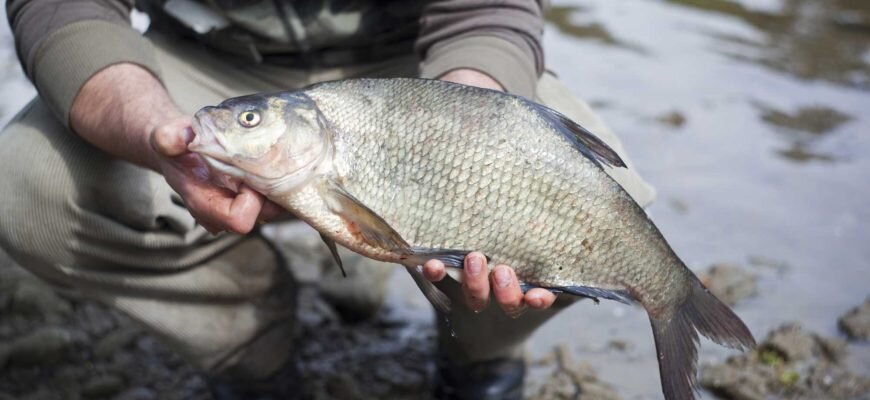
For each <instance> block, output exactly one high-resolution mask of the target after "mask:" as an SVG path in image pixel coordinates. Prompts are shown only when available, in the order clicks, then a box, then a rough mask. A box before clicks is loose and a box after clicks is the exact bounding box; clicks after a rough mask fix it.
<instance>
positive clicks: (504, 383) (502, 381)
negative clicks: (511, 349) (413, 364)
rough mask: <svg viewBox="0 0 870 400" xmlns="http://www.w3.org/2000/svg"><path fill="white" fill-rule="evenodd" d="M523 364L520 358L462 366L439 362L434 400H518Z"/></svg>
mask: <svg viewBox="0 0 870 400" xmlns="http://www.w3.org/2000/svg"><path fill="white" fill-rule="evenodd" d="M525 376H526V364H525V362H524V361H523V360H522V359H515V358H511V359H506V358H502V359H496V360H489V361H481V362H475V363H471V364H468V365H464V366H461V367H456V366H452V365H450V363H449V362H447V361H446V359H444V358H442V359H441V360H440V361H439V362H438V371H437V378H436V381H435V390H434V397H435V399H438V400H472V399H474V400H521V399H522V398H523V383H524V381H525Z"/></svg>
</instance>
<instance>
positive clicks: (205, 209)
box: [150, 116, 286, 234]
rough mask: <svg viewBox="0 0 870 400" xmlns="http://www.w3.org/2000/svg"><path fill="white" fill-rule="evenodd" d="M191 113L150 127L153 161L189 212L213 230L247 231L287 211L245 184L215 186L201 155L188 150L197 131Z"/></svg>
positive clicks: (215, 231) (206, 227)
mask: <svg viewBox="0 0 870 400" xmlns="http://www.w3.org/2000/svg"><path fill="white" fill-rule="evenodd" d="M190 122H191V119H190V117H186V116H185V117H176V118H170V119H168V120H165V121H162V122H160V123H158V124H157V125H156V127H155V128H154V129H153V130H152V131H151V135H150V144H151V148H152V149H153V150H154V155H155V157H154V160H153V165H155V166H156V167H157V168H158V172H160V173H162V174H163V177H164V178H166V182H168V183H169V186H171V187H172V188H173V189H174V190H175V192H176V193H178V194H179V195H180V196H181V198H182V199H184V204H185V206H187V209H188V210H189V211H190V214H191V215H193V217H194V218H196V220H197V222H199V224H200V225H202V226H203V227H204V228H205V229H206V230H208V231H209V232H211V233H213V234H217V233H220V232H224V231H230V232H235V233H238V234H246V233H248V232H250V231H251V230H252V229H253V228H254V226H255V225H256V224H257V222H265V221H268V220H271V219H274V218H276V217H279V216H281V215H283V214H285V213H286V211H285V210H284V209H282V208H281V207H280V206H278V205H277V204H275V203H273V202H271V201H268V200H267V199H266V198H265V197H264V196H263V195H262V194H260V193H257V192H256V191H254V190H253V189H251V188H249V187H247V186H245V185H242V186H241V188H240V190H239V192H238V193H233V192H231V191H230V190H227V189H225V188H222V187H218V186H216V185H215V184H214V183H212V181H211V180H210V178H209V169H208V167H207V166H206V164H205V162H204V161H203V160H202V158H201V157H200V156H199V155H197V154H193V153H191V152H190V151H188V150H187V145H188V143H190V142H191V141H192V140H193V137H194V133H193V130H192V129H191V127H190Z"/></svg>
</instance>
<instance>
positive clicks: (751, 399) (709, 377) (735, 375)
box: [699, 360, 774, 400]
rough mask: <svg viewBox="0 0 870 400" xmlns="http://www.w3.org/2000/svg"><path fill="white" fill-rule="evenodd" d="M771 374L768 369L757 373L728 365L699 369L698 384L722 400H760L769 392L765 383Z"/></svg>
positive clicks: (740, 366)
mask: <svg viewBox="0 0 870 400" xmlns="http://www.w3.org/2000/svg"><path fill="white" fill-rule="evenodd" d="M729 361H730V360H729ZM773 374H774V373H773V370H772V369H769V368H762V369H761V371H758V370H756V369H750V368H747V366H746V365H740V364H738V365H734V364H732V363H728V364H722V365H715V366H704V367H703V368H701V373H700V379H699V383H700V384H701V386H703V387H705V388H707V389H708V390H710V391H711V392H713V393H716V395H717V396H718V397H720V398H723V399H733V400H756V399H757V400H761V399H764V398H765V397H766V396H767V394H768V392H769V388H768V385H767V382H768V380H770V379H772V376H773Z"/></svg>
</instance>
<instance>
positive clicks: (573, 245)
mask: <svg viewBox="0 0 870 400" xmlns="http://www.w3.org/2000/svg"><path fill="white" fill-rule="evenodd" d="M252 112H254V113H258V114H259V116H260V117H261V118H260V119H258V121H263V122H258V124H255V125H252V126H245V125H244V123H242V120H241V115H242V114H243V113H252ZM233 118H237V120H234V119H233ZM240 125H241V126H240ZM194 131H195V133H196V139H195V140H194V142H193V143H191V145H190V148H191V150H192V151H195V152H199V153H200V154H202V155H203V157H204V158H205V159H206V161H208V162H209V165H210V166H211V168H212V169H213V170H214V171H215V172H217V173H223V174H229V175H230V176H231V177H233V178H234V179H238V180H241V181H243V182H244V183H245V184H247V185H248V186H249V187H251V188H253V189H254V190H258V191H260V192H262V193H263V194H264V195H266V196H268V197H269V198H270V199H271V200H273V201H274V202H276V203H278V204H280V205H282V206H284V207H286V208H287V209H288V210H290V211H292V212H294V213H295V214H296V215H297V216H299V217H300V218H301V219H302V220H304V221H305V222H307V223H309V224H310V225H311V226H313V227H314V228H315V229H317V230H318V231H319V232H320V233H321V234H322V237H323V238H324V240H325V241H326V242H327V244H328V245H330V247H331V248H332V247H333V246H334V245H335V243H338V244H341V245H343V246H346V247H348V248H349V249H351V250H353V251H356V252H358V253H360V254H362V255H365V256H368V257H371V258H375V259H379V260H382V261H391V262H396V263H399V264H403V265H405V266H406V267H407V268H408V270H409V271H410V272H411V273H412V276H414V279H415V281H416V282H417V284H418V285H419V286H420V288H421V289H422V290H423V293H424V294H425V295H426V296H427V298H429V299H430V300H431V301H432V303H433V305H436V307H437V308H438V309H439V310H440V311H441V312H442V313H447V312H448V309H447V308H448V307H449V304H448V303H449V301H447V300H445V299H446V296H445V295H444V294H442V293H440V292H438V291H437V289H435V287H434V286H433V285H432V284H431V283H430V282H428V281H426V280H425V279H423V278H422V276H420V274H419V272H417V271H416V270H415V269H414V268H415V267H416V266H417V265H419V264H422V263H424V262H426V261H427V260H429V259H432V258H435V259H439V260H442V261H443V262H444V263H445V265H447V266H452V267H461V266H462V258H463V257H464V256H465V255H466V254H467V253H468V252H469V251H473V250H477V251H482V252H484V254H486V255H487V256H488V257H490V258H491V265H495V264H498V263H503V264H507V265H510V266H511V267H512V268H513V269H514V271H515V272H516V275H517V277H518V279H520V280H521V281H522V282H523V283H524V284H527V285H529V286H540V287H545V288H549V289H551V290H553V291H555V292H559V293H568V294H573V295H579V296H586V297H593V298H596V299H597V298H599V297H601V298H605V299H611V300H618V301H622V302H626V303H628V302H636V303H639V304H640V305H642V306H643V307H644V308H645V309H646V311H647V314H648V315H649V317H650V322H651V325H652V328H653V337H654V339H655V342H656V351H657V353H658V360H659V367H660V371H661V379H662V389H663V392H664V394H665V397H666V398H667V399H669V400H671V399H687V398H693V397H694V395H695V388H696V387H697V384H696V378H695V369H696V363H697V341H698V333H701V334H703V335H704V336H706V337H708V338H710V339H712V340H713V341H715V342H716V343H719V344H722V345H725V346H729V347H733V348H738V349H745V348H749V347H752V346H754V344H755V341H754V339H753V338H752V334H751V333H750V332H749V330H748V329H747V328H746V326H745V325H744V324H743V322H742V321H741V320H740V319H739V317H737V316H736V315H734V313H733V312H732V311H731V310H730V309H729V308H728V307H727V306H725V305H724V304H722V303H721V302H720V301H719V300H718V299H716V298H715V297H714V296H713V295H711V294H710V293H709V291H707V290H706V288H704V286H703V285H702V284H701V282H700V281H699V280H698V279H697V277H696V276H695V275H694V274H693V273H692V272H691V271H690V270H689V269H688V268H687V267H686V266H685V264H683V262H682V261H681V260H680V259H679V257H677V255H676V254H675V253H674V252H673V250H672V249H671V248H670V246H669V245H668V244H667V242H666V241H665V239H664V238H663V237H662V235H661V233H660V232H659V231H658V229H657V228H656V227H655V225H653V223H652V221H650V220H649V219H648V218H647V216H646V214H645V213H644V211H643V210H642V209H641V208H640V207H639V206H638V205H637V204H636V203H635V202H634V200H633V199H632V198H631V197H630V196H629V195H628V193H627V192H625V191H624V190H623V189H622V188H621V187H620V186H619V184H618V183H616V182H615V181H614V180H613V179H611V178H610V176H609V175H608V174H607V173H606V172H605V171H604V169H603V168H602V164H606V165H609V166H611V167H616V168H619V167H624V166H625V165H624V163H623V162H622V160H620V159H619V156H618V155H617V154H616V153H615V152H614V151H613V150H612V149H610V148H609V147H608V146H607V145H606V144H605V143H604V142H602V141H601V140H600V139H598V138H597V137H595V136H594V135H593V134H592V133H590V132H588V131H586V130H585V129H584V128H583V127H581V126H579V125H577V124H576V123H574V122H572V121H570V120H569V119H568V118H566V117H565V116H563V115H561V114H559V113H558V112H556V111H553V110H551V109H548V108H546V107H544V106H542V105H539V104H536V103H534V102H531V101H529V100H527V99H523V98H520V97H516V96H511V95H507V94H505V93H502V92H498V91H492V90H487V89H480V88H474V87H469V86H464V85H457V84H451V83H447V82H442V81H436V80H424V79H407V78H402V79H358V80H344V81H336V82H327V83H323V84H318V85H314V86H312V87H309V88H306V89H304V90H301V91H297V92H286V93H278V94H262V95H252V96H247V97H240V98H235V99H228V100H226V101H225V102H223V103H221V104H220V105H219V106H217V107H206V108H204V109H203V110H201V111H200V112H198V113H197V115H196V118H195V123H194ZM226 144H229V145H230V146H229V148H230V149H235V150H233V151H235V152H231V151H230V150H227V146H225V145H226ZM239 149H241V150H239ZM246 149H247V150H246ZM225 181H231V179H226V180H225ZM334 255H336V256H337V253H334Z"/></svg>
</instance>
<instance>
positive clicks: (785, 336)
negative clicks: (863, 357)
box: [700, 324, 870, 399]
mask: <svg viewBox="0 0 870 400" xmlns="http://www.w3.org/2000/svg"><path fill="white" fill-rule="evenodd" d="M847 351H848V345H847V344H846V342H845V341H843V340H839V339H836V338H827V337H823V336H820V335H818V334H815V333H812V332H806V331H803V330H801V329H800V328H799V327H798V326H797V325H793V324H787V325H783V326H781V327H779V328H776V329H774V330H773V331H771V332H770V334H769V335H768V337H767V339H765V340H764V342H762V343H761V344H760V345H759V347H758V348H757V349H756V350H753V351H751V352H747V353H744V354H742V355H739V356H735V357H731V358H729V359H728V360H727V361H726V362H725V363H723V364H718V365H712V366H711V365H705V366H703V367H702V369H701V375H700V383H701V386H703V387H705V388H707V389H709V390H710V391H712V392H714V393H715V394H716V395H717V396H719V397H721V398H723V399H768V398H795V399H853V398H870V377H866V376H857V375H855V374H853V373H852V372H851V371H849V370H848V369H847V368H848V366H847V365H845V364H840V363H839V360H841V359H843V358H844V356H845V354H846V352H847Z"/></svg>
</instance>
